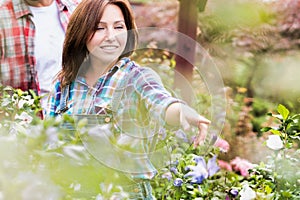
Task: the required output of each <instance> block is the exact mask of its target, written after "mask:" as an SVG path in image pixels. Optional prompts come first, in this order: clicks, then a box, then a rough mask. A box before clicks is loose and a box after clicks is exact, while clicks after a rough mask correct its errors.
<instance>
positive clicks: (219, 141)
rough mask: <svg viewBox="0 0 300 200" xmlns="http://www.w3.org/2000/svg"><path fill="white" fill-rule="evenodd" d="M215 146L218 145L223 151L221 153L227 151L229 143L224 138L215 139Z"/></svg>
mask: <svg viewBox="0 0 300 200" xmlns="http://www.w3.org/2000/svg"><path fill="white" fill-rule="evenodd" d="M215 146H216V147H219V148H220V151H221V152H223V153H226V152H228V151H229V148H230V146H229V143H228V142H227V141H226V140H224V139H222V138H218V139H217V141H216V143H215Z"/></svg>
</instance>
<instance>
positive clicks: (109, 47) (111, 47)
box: [102, 46, 117, 50]
mask: <svg viewBox="0 0 300 200" xmlns="http://www.w3.org/2000/svg"><path fill="white" fill-rule="evenodd" d="M116 48H117V47H116V46H105V47H102V49H107V50H111V49H116Z"/></svg>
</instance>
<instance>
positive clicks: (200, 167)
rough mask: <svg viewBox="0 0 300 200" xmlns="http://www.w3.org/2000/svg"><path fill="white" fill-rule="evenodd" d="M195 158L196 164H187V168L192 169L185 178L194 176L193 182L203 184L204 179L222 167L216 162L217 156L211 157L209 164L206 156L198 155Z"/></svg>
mask: <svg viewBox="0 0 300 200" xmlns="http://www.w3.org/2000/svg"><path fill="white" fill-rule="evenodd" d="M194 160H195V162H196V166H193V165H189V166H187V167H186V168H185V170H190V171H189V172H188V173H187V174H185V175H184V178H186V177H192V179H191V183H194V184H201V183H202V182H203V180H204V179H207V178H208V177H210V176H213V175H214V174H215V173H216V172H217V171H219V169H220V167H219V166H218V165H217V163H216V156H214V157H212V158H211V159H209V160H208V162H207V165H206V162H205V160H204V158H203V157H201V156H196V157H195V158H194Z"/></svg>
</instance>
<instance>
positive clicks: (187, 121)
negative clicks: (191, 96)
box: [166, 103, 210, 147]
mask: <svg viewBox="0 0 300 200" xmlns="http://www.w3.org/2000/svg"><path fill="white" fill-rule="evenodd" d="M166 122H167V123H168V124H169V125H175V126H178V125H181V126H182V128H183V129H184V130H189V129H190V128H191V126H194V127H197V128H198V129H199V132H198V135H197V137H196V138H195V140H194V146H195V147H196V146H198V145H199V144H200V143H201V142H202V141H204V139H205V137H206V135H207V131H208V126H209V124H210V120H208V119H206V118H205V117H203V116H201V115H200V114H198V113H197V112H196V111H195V110H194V109H193V108H191V107H189V106H188V105H185V104H182V103H173V104H171V105H170V106H169V107H168V108H167V111H166Z"/></svg>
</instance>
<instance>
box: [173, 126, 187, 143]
mask: <svg viewBox="0 0 300 200" xmlns="http://www.w3.org/2000/svg"><path fill="white" fill-rule="evenodd" d="M175 136H176V138H177V139H179V140H182V141H183V142H189V139H188V137H187V135H186V133H185V132H184V131H183V130H181V129H179V130H177V131H176V132H175Z"/></svg>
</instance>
